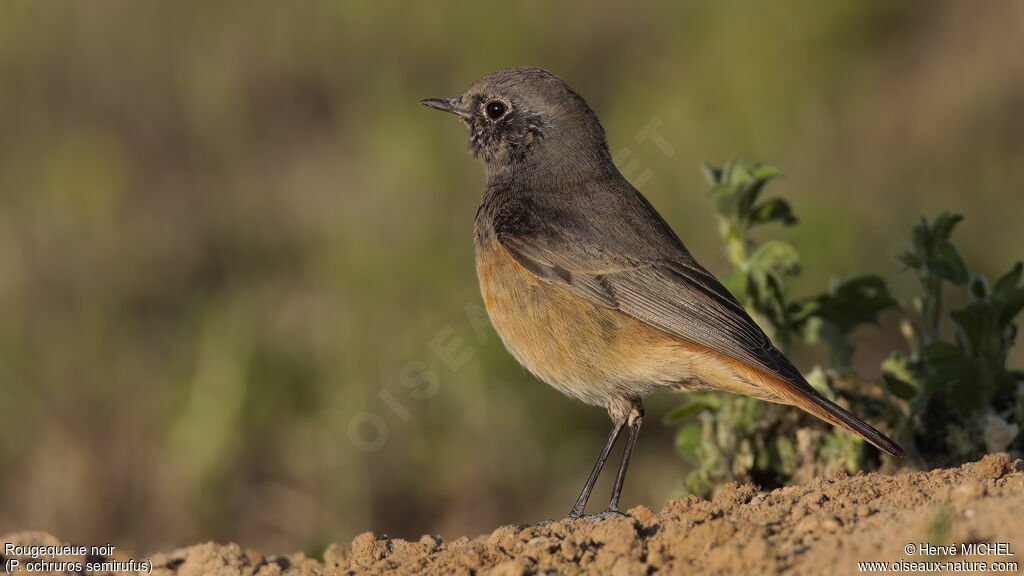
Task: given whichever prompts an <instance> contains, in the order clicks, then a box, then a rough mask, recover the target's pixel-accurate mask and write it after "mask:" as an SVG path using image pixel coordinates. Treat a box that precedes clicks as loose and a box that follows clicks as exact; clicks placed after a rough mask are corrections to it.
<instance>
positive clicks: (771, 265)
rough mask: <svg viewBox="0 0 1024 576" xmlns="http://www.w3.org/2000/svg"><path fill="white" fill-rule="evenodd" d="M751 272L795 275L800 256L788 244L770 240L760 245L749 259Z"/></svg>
mask: <svg viewBox="0 0 1024 576" xmlns="http://www.w3.org/2000/svg"><path fill="white" fill-rule="evenodd" d="M748 262H749V264H750V268H751V271H752V272H753V271H757V272H761V273H764V274H767V273H769V272H777V273H779V274H795V273H796V272H798V271H799V270H800V255H799V254H798V253H797V251H796V248H794V247H793V245H792V244H789V243H788V242H783V241H781V240H771V241H769V242H765V243H764V244H762V245H761V246H760V247H759V248H758V249H757V250H756V251H755V252H754V253H753V254H752V255H751V256H750V259H749V261H748Z"/></svg>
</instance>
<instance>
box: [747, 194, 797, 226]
mask: <svg viewBox="0 0 1024 576" xmlns="http://www.w3.org/2000/svg"><path fill="white" fill-rule="evenodd" d="M768 222H782V224H783V225H784V226H792V225H793V224H796V223H797V219H796V216H794V215H793V210H792V208H790V206H789V202H786V201H785V200H783V199H782V198H771V199H768V200H765V201H764V202H761V203H760V204H758V205H757V206H755V207H754V208H753V210H752V211H751V213H750V224H751V225H756V224H767V223H768Z"/></svg>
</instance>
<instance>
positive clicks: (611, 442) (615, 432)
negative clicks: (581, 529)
mask: <svg viewBox="0 0 1024 576" xmlns="http://www.w3.org/2000/svg"><path fill="white" fill-rule="evenodd" d="M625 425H626V421H625V420H622V419H620V420H616V421H615V423H614V424H613V425H612V431H611V432H609V433H608V440H607V441H605V443H604V449H602V450H601V455H600V456H598V457H597V462H596V463H595V464H594V469H593V470H592V471H591V472H590V478H587V483H586V485H584V486H583V492H580V497H579V498H578V499H577V500H576V505H575V506H573V507H572V510H570V511H569V519H570V520H576V519H579V518H581V517H582V516H583V511H584V510H585V509H586V508H587V500H589V499H590V492H591V491H593V490H594V483H596V482H597V477H598V476H599V475H600V474H601V468H603V467H604V463H605V460H608V453H610V452H611V451H612V446H615V441H616V440H617V439H618V438H619V433H620V432H622V428H623V427H624V426H625Z"/></svg>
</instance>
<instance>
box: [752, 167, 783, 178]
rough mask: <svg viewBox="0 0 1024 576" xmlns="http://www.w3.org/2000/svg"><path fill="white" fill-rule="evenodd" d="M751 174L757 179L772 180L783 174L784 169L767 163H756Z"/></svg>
mask: <svg viewBox="0 0 1024 576" xmlns="http://www.w3.org/2000/svg"><path fill="white" fill-rule="evenodd" d="M751 175H752V176H753V177H754V179H755V180H772V179H773V178H778V177H779V176H782V171H781V170H779V169H778V168H776V167H774V166H769V165H767V164H756V165H755V166H754V169H753V170H752V171H751Z"/></svg>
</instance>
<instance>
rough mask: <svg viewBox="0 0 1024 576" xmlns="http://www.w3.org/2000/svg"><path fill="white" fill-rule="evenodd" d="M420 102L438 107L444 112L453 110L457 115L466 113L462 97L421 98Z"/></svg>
mask: <svg viewBox="0 0 1024 576" xmlns="http://www.w3.org/2000/svg"><path fill="white" fill-rule="evenodd" d="M420 104H423V105H424V106H429V107H431V108H436V109H438V110H442V111H444V112H451V113H452V114H455V115H456V116H465V115H466V113H465V112H464V111H463V110H462V98H427V99H426V100H420Z"/></svg>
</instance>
